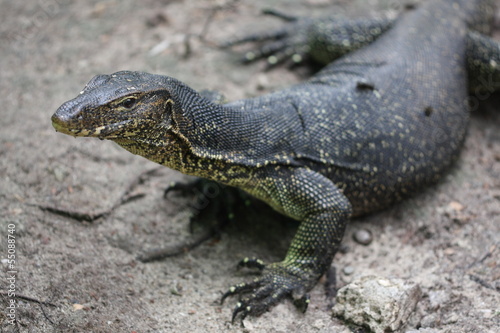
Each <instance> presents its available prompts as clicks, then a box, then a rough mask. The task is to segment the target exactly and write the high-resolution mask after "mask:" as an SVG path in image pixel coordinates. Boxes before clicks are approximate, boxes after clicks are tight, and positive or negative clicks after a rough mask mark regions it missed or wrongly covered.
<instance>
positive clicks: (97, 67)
mask: <svg viewBox="0 0 500 333" xmlns="http://www.w3.org/2000/svg"><path fill="white" fill-rule="evenodd" d="M329 3H334V5H333V6H331V4H329ZM395 3H397V2H395V1H383V0H378V1H374V0H370V1H368V0H357V1H340V0H338V1H321V0H308V1H298V0H293V1H273V2H268V1H267V2H266V1H263V0H258V1H239V2H230V1H202V0H185V1H175V0H171V1H168V0H146V1H142V2H140V5H139V2H137V1H132V0H124V1H116V0H115V1H113V0H110V1H97V0H92V1H85V2H83V1H79V2H76V1H70V0H40V1H34V0H32V1H9V0H2V1H0V8H1V10H0V22H1V23H0V38H1V40H0V45H1V46H0V67H1V71H0V76H1V80H0V92H1V94H0V95H1V96H2V97H1V100H2V107H1V110H0V115H1V117H0V124H1V131H0V236H1V237H0V239H1V240H0V259H1V260H2V261H1V264H0V265H2V271H1V273H0V275H1V276H2V278H1V279H0V281H1V282H0V286H1V288H2V290H3V292H2V294H1V298H0V299H1V306H2V310H5V311H0V331H2V332H16V331H18V332H238V331H248V332H350V329H349V328H348V327H347V326H345V325H344V324H343V323H342V322H341V321H339V320H338V319H336V318H333V317H332V316H331V311H330V310H329V308H328V306H329V303H330V302H331V300H329V299H327V298H326V296H325V291H324V286H323V283H320V284H318V286H317V287H316V288H315V289H314V290H313V291H312V302H311V306H310V308H309V310H308V311H307V313H306V314H305V315H304V314H301V313H298V312H297V311H296V310H295V308H294V307H293V305H292V304H291V303H290V302H283V303H282V304H279V305H278V306H276V307H275V308H273V309H272V311H270V312H268V313H265V314H264V315H263V316H261V317H260V318H250V319H248V320H246V322H245V323H246V328H245V329H242V328H241V327H240V326H239V325H238V324H236V325H231V324H230V322H229V319H230V315H231V311H232V308H233V307H234V306H235V303H236V300H235V299H229V300H228V301H226V303H225V304H224V305H222V306H221V305H219V304H218V303H217V302H216V301H217V300H218V299H219V297H220V296H221V294H222V292H223V291H225V290H226V288H227V287H229V286H230V285H232V284H235V283H238V282H241V281H242V280H243V279H250V278H252V275H251V274H250V273H248V272H237V271H236V270H235V265H236V263H237V262H238V261H239V260H240V259H241V258H243V257H245V256H257V257H260V258H262V259H264V260H266V261H268V262H269V261H276V260H280V258H282V256H283V255H284V253H285V251H286V248H287V245H288V242H289V241H290V239H291V237H292V236H293V232H294V229H295V228H296V225H295V224H293V223H289V222H287V221H282V220H281V219H276V218H275V217H276V216H275V215H273V214H272V213H269V212H268V210H267V209H264V208H263V207H262V206H261V205H253V206H251V207H249V208H245V209H243V208H242V210H244V212H243V213H241V214H238V215H237V218H236V221H235V222H234V223H232V224H231V225H230V226H228V227H227V228H226V229H225V230H224V231H223V232H222V234H221V235H220V237H219V238H218V239H215V240H212V241H208V242H206V243H204V244H202V245H201V246H199V247H198V248H196V249H194V250H193V251H191V252H189V253H186V254H183V255H180V256H177V257H174V258H170V259H166V260H164V261H160V262H153V263H147V264H145V263H141V262H139V261H137V260H136V259H135V258H136V255H137V254H139V253H140V252H141V251H142V250H143V249H153V248H157V247H160V246H164V245H169V244H170V245H173V244H176V243H178V242H180V241H182V240H185V239H188V238H189V237H191V233H190V231H189V228H188V225H189V223H188V221H189V216H190V214H191V213H192V212H193V208H192V204H191V202H190V200H189V199H188V198H179V197H175V196H173V197H170V198H169V199H168V200H165V199H164V198H163V195H162V194H163V190H164V189H165V188H166V187H167V186H168V184H170V182H172V181H175V180H183V179H185V177H184V176H182V175H180V174H179V173H177V172H174V171H171V170H168V169H166V168H158V167H157V166H156V165H155V164H153V163H152V162H149V161H146V160H144V159H143V158H141V157H137V156H133V155H131V154H130V153H128V152H126V151H125V150H122V149H121V148H119V147H117V146H115V145H114V144H113V143H111V142H105V141H99V140H95V139H76V140H75V139H73V138H71V137H68V136H65V135H62V134H58V133H56V132H55V131H54V130H53V128H52V126H51V123H50V116H51V115H52V113H53V112H54V111H55V110H56V108H57V107H58V106H59V105H60V104H62V103H63V102H64V101H66V100H68V99H70V98H73V97H74V96H76V94H77V93H78V92H79V91H80V90H81V89H82V88H83V86H84V85H85V83H86V82H88V80H90V78H91V77H92V76H94V75H95V74H99V73H112V72H115V71H118V70H123V69H129V70H143V71H148V72H154V73H159V74H168V75H171V76H174V77H176V78H178V79H181V80H183V81H185V82H187V83H188V84H190V85H191V86H193V87H194V88H196V89H202V88H209V89H216V90H220V91H222V92H224V93H225V95H226V96H227V97H228V98H229V99H237V98H242V97H248V96H255V95H257V94H260V93H262V92H266V91H271V90H274V89H279V88H280V87H283V86H286V85H289V84H290V83H291V82H297V81H299V80H302V79H304V77H305V76H306V73H307V70H305V69H303V68H302V69H299V70H298V71H290V70H287V69H285V68H279V69H276V70H273V71H269V72H264V71H262V69H263V67H264V64H262V63H258V64H253V65H250V66H241V65H239V64H238V62H237V59H238V52H237V51H234V50H233V51H228V50H219V49H217V48H215V47H213V42H215V41H221V40H224V39H226V38H228V37H233V36H235V35H238V33H240V34H241V32H244V31H255V30H258V29H265V28H266V27H268V26H278V25H279V22H278V21H277V20H275V19H273V18H268V17H263V16H261V15H260V14H259V13H260V10H261V9H262V8H264V7H267V6H271V7H275V8H281V9H285V10H289V11H290V12H292V13H308V14H313V15H318V14H321V13H323V12H325V11H330V12H333V13H335V15H338V16H339V17H341V16H346V15H373V13H375V12H379V11H384V10H385V11H387V10H393V8H392V7H393V6H394V4H395ZM217 6H221V9H220V10H218V11H214V8H216V7H217ZM209 17H212V19H211V21H210V22H211V23H210V24H209V25H208V26H206V22H207V19H208V18H209ZM201 33H204V35H205V41H201V40H200V38H199V35H200V34H201ZM187 35H192V36H193V37H192V38H190V39H189V43H187V44H186V43H185V42H184V41H185V40H186V36H187ZM187 45H189V47H187ZM240 51H241V50H240ZM485 97H488V98H485ZM476 99H477V100H480V101H481V107H480V112H475V113H474V115H473V117H472V121H471V126H470V132H469V135H468V139H467V141H466V142H465V147H464V150H463V154H462V155H461V158H460V160H459V161H458V163H457V164H456V165H455V167H453V169H452V170H451V171H450V173H449V174H448V175H447V177H446V178H445V179H444V180H443V181H442V182H441V183H440V184H438V185H437V186H435V187H433V188H431V189H429V190H427V191H425V192H424V193H422V194H420V195H418V196H416V197H415V198H413V199H411V200H408V201H406V202H404V203H402V204H400V205H397V206H395V207H394V208H391V209H389V210H387V211H384V212H381V213H378V214H375V215H372V216H370V217H366V218H363V219H360V220H356V221H353V222H352V223H351V225H350V226H349V228H348V231H347V234H346V237H345V241H344V251H343V253H339V254H338V255H337V256H336V259H335V261H334V265H335V267H336V268H337V274H338V286H339V287H341V286H343V285H345V284H346V283H348V282H349V281H351V280H352V279H353V278H354V277H356V276H360V275H367V274H378V275H381V276H386V277H398V278H402V279H408V280H411V281H414V282H417V283H419V284H420V286H421V288H422V291H423V299H422V300H421V302H420V303H419V304H418V306H417V309H416V311H415V314H414V315H413V316H412V318H411V320H410V322H409V328H413V329H415V328H419V327H422V328H427V330H422V332H478V333H479V332H481V333H483V332H498V331H497V330H496V329H498V328H499V325H500V307H499V304H500V295H499V289H500V268H499V253H500V250H499V246H500V243H499V241H500V236H499V235H500V227H499V226H500V223H499V221H500V163H499V162H500V134H499V133H500V112H498V111H499V110H500V98H499V97H498V96H476ZM150 170H154V171H152V172H148V171H150ZM128 190H130V191H128ZM127 191H128V192H127ZM126 192H127V193H128V194H127V196H128V197H129V198H131V199H133V200H129V201H126V202H124V203H121V204H117V203H119V202H120V201H121V199H123V196H124V194H125V193H126ZM40 207H55V208H59V209H62V210H67V211H73V212H78V213H81V214H90V215H92V214H94V215H95V214H99V213H102V212H106V211H107V212H110V213H109V214H107V215H105V216H103V217H101V218H98V219H96V220H95V221H93V222H85V221H81V220H79V219H75V218H71V217H65V216H61V215H59V214H55V213H53V212H50V211H47V210H43V209H41V208H40ZM113 207H114V209H112V210H111V208H113ZM361 228H365V229H368V230H370V231H371V232H372V234H373V236H374V240H373V242H372V244H370V245H369V246H362V245H359V244H356V243H355V242H354V241H353V239H352V234H353V233H354V232H355V231H356V230H359V229H361ZM196 230H197V231H199V230H202V229H200V228H197V229H196ZM9 232H12V235H14V236H15V250H16V258H15V259H16V261H15V264H14V267H11V268H9V265H8V261H7V259H8V258H7V255H8V251H7V249H8V235H9ZM195 232H196V231H195ZM10 244H12V242H11V243H10ZM9 269H14V270H16V271H17V274H15V280H12V279H11V280H8V279H7V278H8V277H9V276H10V275H11V274H9V273H7V271H8V270H9ZM348 273H351V274H349V275H348ZM11 286H13V287H14V289H15V292H16V293H17V294H18V295H23V296H25V297H30V298H33V299H36V300H39V301H45V302H50V303H51V304H53V305H55V306H51V305H48V304H44V305H40V304H37V303H35V302H33V301H29V300H27V299H24V300H23V299H17V306H18V307H17V308H16V310H15V315H16V320H17V323H16V325H14V326H12V325H10V324H9V317H7V314H9V313H10V312H9V311H8V308H7V307H8V306H9V304H10V303H9V302H10V301H11V298H9V297H8V296H7V295H6V292H7V290H8V289H9V288H10V287H11Z"/></svg>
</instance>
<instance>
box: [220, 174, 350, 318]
mask: <svg viewBox="0 0 500 333" xmlns="http://www.w3.org/2000/svg"><path fill="white" fill-rule="evenodd" d="M251 192H252V193H253V194H254V195H256V196H257V197H259V198H262V199H264V200H266V201H268V203H269V204H270V205H271V206H273V207H274V208H275V209H277V210H278V211H280V212H282V213H284V214H285V215H288V216H290V217H292V218H294V219H297V220H299V221H301V224H300V226H299V228H298V231H297V234H296V235H295V237H294V239H293V241H292V243H291V245H290V248H289V250H288V253H287V255H286V257H285V259H284V260H283V261H281V262H277V263H272V264H269V265H265V264H264V263H263V262H261V261H258V260H244V261H243V262H242V263H240V266H247V267H257V268H259V269H261V270H262V275H261V276H260V277H259V278H257V279H255V280H254V281H252V282H249V283H242V284H238V285H235V286H233V287H231V288H230V289H229V291H228V292H226V293H225V294H224V296H223V297H222V300H224V299H225V298H226V297H228V296H231V295H235V294H245V295H244V297H243V298H242V299H241V300H240V301H239V302H238V303H237V306H236V308H235V309H234V312H233V321H234V319H235V318H236V317H237V316H238V314H240V313H241V318H242V320H243V319H244V318H245V317H246V316H247V315H260V314H262V313H263V312H265V311H266V310H268V309H269V308H270V307H272V306H273V305H275V304H276V303H278V302H280V301H281V300H282V299H283V298H285V297H289V296H291V297H293V298H294V299H295V300H296V301H297V302H296V305H300V306H301V307H302V308H303V309H304V310H305V309H306V307H307V303H308V299H309V297H308V292H309V291H310V290H311V289H312V288H313V287H314V285H315V284H316V283H317V281H318V279H319V278H320V277H321V276H322V275H323V273H324V272H325V271H326V270H327V268H328V267H329V265H330V264H331V261H332V259H333V256H334V255H335V253H336V251H337V249H338V247H339V245H340V242H341V240H342V237H343V234H344V230H345V226H346V223H347V221H348V219H349V217H350V216H351V213H352V208H351V204H350V202H349V200H348V199H347V198H346V197H345V196H344V195H343V194H342V193H341V191H340V190H339V189H338V188H337V187H336V186H335V184H333V183H332V182H331V181H330V180H329V179H328V178H326V177H324V176H323V175H321V174H319V173H317V172H314V171H312V170H309V169H305V168H298V169H291V170H290V169H289V170H284V171H279V172H278V171H276V172H274V173H271V174H268V175H266V176H265V178H264V179H263V180H262V182H261V185H259V186H258V187H257V188H256V189H255V190H253V191H251Z"/></svg>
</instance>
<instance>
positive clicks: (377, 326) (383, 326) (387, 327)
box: [333, 276, 421, 333]
mask: <svg viewBox="0 0 500 333" xmlns="http://www.w3.org/2000/svg"><path fill="white" fill-rule="evenodd" d="M420 297H421V291H420V287H419V286H418V285H417V284H416V283H413V282H411V281H405V280H401V279H388V278H385V277H378V276H365V277H361V278H358V279H356V280H354V281H353V282H352V283H350V284H348V285H347V286H345V287H343V288H341V289H340V290H339V292H338V295H337V304H336V305H335V306H334V307H333V314H334V315H335V316H336V317H339V318H342V319H344V320H345V321H347V322H350V323H353V324H356V325H359V326H364V327H368V328H369V329H370V330H372V331H373V332H375V333H387V332H394V331H396V330H399V329H401V328H403V327H404V326H405V325H406V323H407V321H408V318H409V317H410V315H411V313H412V312H413V310H414V309H415V306H416V304H417V303H418V301H419V300H420Z"/></svg>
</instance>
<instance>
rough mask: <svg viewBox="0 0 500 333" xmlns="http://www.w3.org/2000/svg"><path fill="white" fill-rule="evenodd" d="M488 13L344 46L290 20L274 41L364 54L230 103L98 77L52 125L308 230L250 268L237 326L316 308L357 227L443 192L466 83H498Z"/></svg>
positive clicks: (432, 17) (435, 19)
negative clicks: (289, 308) (248, 200)
mask: <svg viewBox="0 0 500 333" xmlns="http://www.w3.org/2000/svg"><path fill="white" fill-rule="evenodd" d="M491 3H492V2H491V1H480V0H472V1H471V0H467V1H465V0H455V1H453V0H442V1H429V2H427V3H426V4H425V5H424V6H423V7H421V8H419V9H417V10H414V11H412V12H410V13H408V14H406V15H405V16H403V18H401V19H400V20H398V21H396V22H389V21H386V20H378V21H374V22H375V23H370V24H368V25H366V24H365V25H364V26H363V27H359V22H358V23H357V24H358V25H356V23H353V22H346V23H345V26H344V27H343V28H336V30H339V29H340V32H339V34H336V30H335V29H333V28H332V26H333V25H334V24H333V23H332V21H331V20H330V21H328V20H325V19H320V20H318V21H314V20H306V21H300V20H299V21H297V22H293V23H291V24H292V28H291V30H290V31H291V33H290V34H288V35H287V34H284V33H283V31H282V32H280V34H277V35H279V36H280V37H281V38H284V39H283V40H282V41H281V42H280V45H282V46H283V45H284V46H285V49H286V48H287V45H288V46H290V47H292V48H293V47H296V48H297V49H299V50H301V51H304V50H308V51H309V52H310V53H311V54H313V55H314V54H322V55H324V54H325V50H327V51H328V52H330V53H334V54H337V55H341V54H344V53H345V52H346V49H345V48H347V50H348V51H353V50H354V49H358V48H359V49H358V50H357V51H354V52H352V53H350V54H348V55H346V56H343V57H342V58H340V59H338V60H336V61H334V62H332V63H330V64H329V65H328V66H326V67H325V68H324V69H323V70H322V71H320V72H319V73H318V74H317V75H315V76H314V77H312V78H311V79H310V80H308V81H307V82H305V83H302V84H298V85H295V86H293V87H291V88H288V89H285V90H283V91H279V92H275V93H272V94H268V95H264V96H261V97H256V98H252V99H245V100H240V101H235V102H231V103H228V104H224V105H220V104H218V103H215V102H212V101H210V100H209V99H207V98H205V97H202V96H201V95H200V94H198V93H197V92H195V91H194V90H192V89H191V88H189V87H188V86H187V85H185V84H183V83H181V82H179V81H177V80H175V79H173V78H170V77H167V76H160V75H152V74H147V73H138V72H126V71H124V72H118V73H115V74H112V75H99V76H97V77H95V78H94V79H92V80H91V81H90V82H89V84H88V85H87V86H86V87H85V89H84V90H83V92H82V93H81V94H80V95H79V96H78V97H76V98H75V99H73V100H71V101H68V102H66V103H65V104H63V105H62V106H61V107H60V108H59V109H58V110H57V111H56V113H55V114H54V115H53V117H52V121H53V125H54V127H55V128H56V130H57V131H59V132H62V133H65V134H69V135H74V136H92V137H98V138H101V139H109V140H112V141H115V142H116V143H118V144H119V145H121V146H122V147H123V148H125V149H127V150H129V151H130V152H132V153H134V154H139V155H142V156H144V157H146V158H148V159H150V160H152V161H154V162H157V163H160V164H163V165H165V166H167V167H169V168H172V169H176V170H179V171H181V172H183V173H185V174H190V175H196V176H200V177H204V178H208V179H212V180H215V181H218V182H221V183H224V184H228V185H232V186H236V187H239V188H241V189H243V190H245V191H247V192H248V193H250V194H252V195H254V196H255V197H257V198H259V199H261V200H263V201H265V202H267V203H268V204H269V205H270V206H272V207H273V208H274V209H276V210H277V211H279V212H281V213H282V214H285V215H287V216H289V217H292V218H294V219H296V220H298V221H300V222H301V224H300V227H299V229H298V231H297V234H296V236H295V238H294V239H293V241H292V243H291V245H290V248H289V250H288V253H287V255H286V257H285V258H284V259H283V261H281V262H278V263H273V264H269V265H265V264H264V263H262V262H261V261H258V260H244V261H242V263H240V265H242V266H248V267H256V268H259V269H261V270H262V275H261V277H259V278H258V279H256V280H254V281H253V282H250V283H242V284H239V285H236V286H234V287H232V288H230V289H229V291H228V292H227V293H226V294H225V295H224V297H223V298H226V297H227V296H230V295H234V294H238V293H246V294H247V295H246V296H245V297H244V298H243V299H242V300H240V302H238V304H237V307H236V309H235V311H234V313H233V319H234V318H235V317H236V316H237V315H238V314H239V313H241V317H242V318H244V317H245V316H246V315H248V314H251V315H258V314H260V313H262V312H264V311H266V310H267V309H268V308H270V307H271V306H272V305H274V304H276V303H277V302H279V301H281V300H282V299H283V298H284V297H286V296H292V297H293V298H294V299H296V300H297V302H296V304H297V305H300V306H301V307H302V309H305V308H306V307H307V304H308V302H309V298H308V294H307V293H308V291H309V290H310V289H311V288H312V287H313V286H314V285H315V284H316V282H317V280H318V279H319V278H320V277H321V275H322V274H323V273H324V272H325V271H326V269H327V268H328V266H329V265H330V264H331V262H332V259H333V256H334V255H335V252H336V251H337V249H338V247H339V244H340V242H341V240H342V236H343V234H344V229H345V226H346V223H347V222H348V220H349V219H350V218H351V217H352V216H356V215H361V214H366V213H369V212H373V211H375V210H378V209H381V208H383V207H386V206H387V205H389V204H390V203H392V202H395V201H397V200H400V199H402V198H403V197H406V196H408V195H410V194H412V193H414V192H415V191H416V190H418V189H419V188H421V187H423V186H425V185H428V184H430V183H433V182H435V181H436V180H438V179H439V178H440V177H441V176H442V174H443V173H444V171H445V170H446V169H447V168H448V166H449V165H450V164H451V163H452V162H453V161H454V160H455V159H456V157H457V155H458V153H459V149H460V146H461V144H462V142H463V139H464V136H465V132H466V127H467V122H468V118H469V106H468V103H467V101H468V95H467V92H468V82H469V81H471V82H475V85H484V82H487V81H485V79H486V78H491V77H493V78H496V77H500V75H499V71H498V68H497V66H496V64H497V63H500V59H499V51H498V50H499V48H498V45H497V44H496V43H495V42H493V41H491V40H489V39H487V37H485V36H483V35H480V34H478V33H472V32H470V29H471V28H476V29H478V30H480V31H481V32H487V24H485V23H484V22H488V20H489V19H490V18H491V14H490V11H491ZM376 22H379V24H377V23H376ZM332 24H333V25H332ZM367 26H369V27H370V28H369V29H367V28H366V27H367ZM300 27H304V28H306V30H305V31H306V32H305V35H304V36H306V37H307V38H305V39H306V40H307V43H308V44H307V47H304V45H302V44H300V43H302V42H304V41H305V40H304V38H298V39H297V38H291V39H290V40H288V39H287V38H288V36H292V35H293V36H294V34H293V32H294V31H295V30H294V29H296V28H300ZM269 35H272V34H267V36H269ZM325 36H326V37H325ZM328 36H329V37H328ZM327 37H328V38H327ZM373 40H375V41H374V42H372V43H371V44H369V45H368V46H366V44H368V42H367V41H373ZM355 41H358V42H359V41H361V42H360V43H354V42H355ZM353 44H355V45H354V47H353ZM274 45H276V44H274ZM363 46H366V47H363ZM343 48H344V49H343ZM268 49H269V48H268ZM271 49H272V50H273V51H278V52H279V50H278V48H276V47H272V48H271ZM328 52H326V53H327V54H328ZM260 54H266V52H260ZM492 57H493V58H492ZM320 58H324V57H323V56H322V57H320ZM467 75H468V76H469V80H468V76H467ZM478 82H479V83H478ZM488 88H490V87H488ZM207 96H208V95H207Z"/></svg>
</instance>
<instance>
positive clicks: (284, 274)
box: [221, 258, 316, 323]
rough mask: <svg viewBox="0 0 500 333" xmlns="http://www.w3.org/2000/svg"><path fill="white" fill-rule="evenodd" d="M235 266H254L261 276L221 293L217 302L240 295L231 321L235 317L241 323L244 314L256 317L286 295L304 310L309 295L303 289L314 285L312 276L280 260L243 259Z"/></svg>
mask: <svg viewBox="0 0 500 333" xmlns="http://www.w3.org/2000/svg"><path fill="white" fill-rule="evenodd" d="M238 267H249V268H258V269H259V270H262V276H261V277H259V278H257V279H254V280H253V281H251V282H247V283H240V284H237V285H234V286H232V287H231V288H229V290H228V291H227V292H226V293H225V294H224V295H223V296H222V299H221V303H222V302H224V300H225V299H226V298H227V297H229V296H233V295H244V296H243V297H241V298H240V300H239V301H238V303H237V304H236V307H235V308H234V310H233V314H232V318H231V321H232V322H233V323H234V321H235V320H236V318H237V317H238V316H239V317H240V319H241V321H242V323H243V320H244V319H245V318H246V317H247V316H248V315H251V316H259V315H261V314H262V313H264V312H266V311H267V310H269V309H270V308H271V307H273V306H274V305H276V304H277V303H279V302H281V301H282V300H283V299H284V298H286V297H291V298H293V299H294V305H295V306H296V307H297V308H298V309H299V310H301V311H302V312H305V311H306V310H307V306H308V304H309V294H308V293H306V290H307V289H310V286H312V285H314V284H315V282H316V279H315V278H313V279H310V278H308V277H304V276H300V275H298V274H297V272H296V270H295V269H294V268H293V267H286V266H284V265H283V264H282V263H275V264H271V265H268V266H266V265H264V263H263V262H262V261H260V260H257V259H248V258H247V259H244V260H242V261H241V262H240V263H239V264H238Z"/></svg>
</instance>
